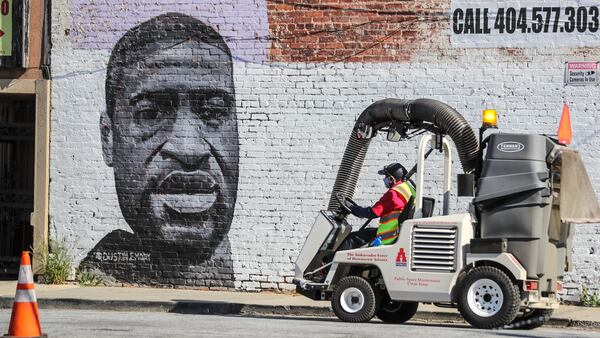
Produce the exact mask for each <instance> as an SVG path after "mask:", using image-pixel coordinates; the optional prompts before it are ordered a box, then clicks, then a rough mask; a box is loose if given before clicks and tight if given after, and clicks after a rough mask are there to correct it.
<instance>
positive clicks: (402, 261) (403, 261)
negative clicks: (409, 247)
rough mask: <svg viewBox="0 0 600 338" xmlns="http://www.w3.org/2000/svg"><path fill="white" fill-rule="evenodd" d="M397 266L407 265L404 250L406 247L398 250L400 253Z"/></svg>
mask: <svg viewBox="0 0 600 338" xmlns="http://www.w3.org/2000/svg"><path fill="white" fill-rule="evenodd" d="M396 266H406V252H404V248H400V250H398V254H397V255H396Z"/></svg>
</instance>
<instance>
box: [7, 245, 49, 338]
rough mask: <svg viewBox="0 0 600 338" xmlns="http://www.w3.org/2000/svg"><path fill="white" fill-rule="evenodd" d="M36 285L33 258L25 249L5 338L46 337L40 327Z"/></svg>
mask: <svg viewBox="0 0 600 338" xmlns="http://www.w3.org/2000/svg"><path fill="white" fill-rule="evenodd" d="M34 286H35V284H34V283H33V273H32V272H31V259H30V258H29V253H28V252H27V251H23V254H22V255H21V268H20V269H19V281H18V282H17V293H16V295H15V301H14V303H13V308H12V315H11V316H10V325H9V326H8V334H6V335H4V337H5V338H8V337H46V335H45V334H42V328H41V327H40V315H39V313H38V306H37V300H36V298H35V289H34Z"/></svg>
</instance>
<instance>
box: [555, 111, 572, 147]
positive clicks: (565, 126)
mask: <svg viewBox="0 0 600 338" xmlns="http://www.w3.org/2000/svg"><path fill="white" fill-rule="evenodd" d="M558 143H560V144H564V145H569V144H571V114H570V113H569V106H567V104H566V103H565V105H564V106H563V111H562V116H561V117H560V123H559V125H558Z"/></svg>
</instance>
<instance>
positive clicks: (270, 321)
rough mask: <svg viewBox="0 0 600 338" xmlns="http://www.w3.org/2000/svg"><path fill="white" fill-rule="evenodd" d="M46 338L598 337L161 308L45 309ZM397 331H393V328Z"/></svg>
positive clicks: (1, 323)
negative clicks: (165, 310) (178, 311)
mask: <svg viewBox="0 0 600 338" xmlns="http://www.w3.org/2000/svg"><path fill="white" fill-rule="evenodd" d="M40 317H41V320H42V329H43V331H44V333H46V334H48V337H172V336H181V337H252V336H254V337H261V338H262V337H286V338H287V337H302V338H307V337H386V336H388V337H389V336H390V334H392V335H393V336H406V337H435V336H438V337H441V336H442V335H443V337H444V338H451V337H460V338H464V337H466V336H469V337H471V336H477V337H478V338H480V337H600V332H599V331H585V330H576V329H568V328H556V329H555V328H539V329H536V330H531V331H517V330H489V331H486V330H476V329H472V328H470V327H466V326H456V325H451V324H425V323H409V324H405V325H389V324H384V323H382V322H380V321H376V320H373V321H371V322H370V323H366V324H349V323H343V322H340V321H339V320H337V319H335V318H304V317H285V318H284V317H260V318H259V317H242V316H215V315H187V314H173V313H159V312H116V311H85V310H43V311H42V312H41V313H40ZM9 319H10V311H9V310H0V335H3V334H5V333H7V332H8V322H9ZM394 331H395V332H394Z"/></svg>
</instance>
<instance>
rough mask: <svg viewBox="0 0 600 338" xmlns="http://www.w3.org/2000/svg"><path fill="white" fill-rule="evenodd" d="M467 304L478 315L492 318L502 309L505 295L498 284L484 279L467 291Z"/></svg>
mask: <svg viewBox="0 0 600 338" xmlns="http://www.w3.org/2000/svg"><path fill="white" fill-rule="evenodd" d="M467 302H468V304H469V308H470V309H471V311H473V312H474V313H475V314H476V315H478V316H480V317H491V316H493V315H495V314H496V313H498V311H500V309H501V308H502V304H503V303H504V295H503V294H502V289H500V285H498V283H496V282H494V281H493V280H491V279H487V278H484V279H480V280H478V281H476V282H475V283H473V284H471V286H470V287H469V290H468V291H467Z"/></svg>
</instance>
